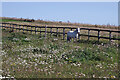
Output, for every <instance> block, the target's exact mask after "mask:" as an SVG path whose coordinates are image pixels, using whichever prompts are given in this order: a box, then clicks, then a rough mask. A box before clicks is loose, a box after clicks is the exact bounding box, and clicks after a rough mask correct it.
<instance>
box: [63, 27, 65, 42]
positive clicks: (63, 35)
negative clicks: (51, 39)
mask: <svg viewBox="0 0 120 80" xmlns="http://www.w3.org/2000/svg"><path fill="white" fill-rule="evenodd" d="M64 39H65V28H63V40H64Z"/></svg>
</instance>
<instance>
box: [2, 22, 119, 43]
mask: <svg viewBox="0 0 120 80" xmlns="http://www.w3.org/2000/svg"><path fill="white" fill-rule="evenodd" d="M2 27H3V28H7V29H8V28H10V30H12V31H13V32H14V30H15V29H16V30H19V31H23V32H25V31H27V32H31V34H32V32H35V34H36V33H37V32H40V35H41V33H42V32H44V33H45V37H46V34H47V33H50V35H51V34H52V33H56V35H57V36H58V34H62V35H63V40H64V39H65V35H66V34H67V32H65V30H66V29H69V30H71V31H72V30H73V29H76V28H72V27H51V26H31V25H20V24H13V23H2ZM26 27H27V29H26ZM33 28H35V30H33ZM42 28H44V29H45V31H42V30H41V29H42ZM37 29H40V30H39V31H38V30H37ZM47 29H50V31H48V30H47ZM53 29H56V31H53ZM58 29H62V30H63V31H62V32H59V30H58ZM82 30H88V33H87V35H86V34H81V33H80V34H79V36H78V39H79V40H80V36H87V37H88V40H89V39H90V37H95V38H98V41H99V40H100V39H109V41H111V40H120V38H114V37H112V33H113V32H114V33H120V31H117V30H116V31H115V30H103V29H89V28H80V32H81V31H82ZM90 31H97V32H98V34H97V36H95V35H90ZM101 31H104V32H109V35H108V36H109V37H104V36H100V32H101Z"/></svg>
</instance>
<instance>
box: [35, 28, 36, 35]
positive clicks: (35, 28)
mask: <svg viewBox="0 0 120 80" xmlns="http://www.w3.org/2000/svg"><path fill="white" fill-rule="evenodd" d="M35 34H36V26H35Z"/></svg>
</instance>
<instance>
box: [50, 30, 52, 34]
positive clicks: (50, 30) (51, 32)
mask: <svg viewBox="0 0 120 80" xmlns="http://www.w3.org/2000/svg"><path fill="white" fill-rule="evenodd" d="M51 35H52V28H50V36H51Z"/></svg>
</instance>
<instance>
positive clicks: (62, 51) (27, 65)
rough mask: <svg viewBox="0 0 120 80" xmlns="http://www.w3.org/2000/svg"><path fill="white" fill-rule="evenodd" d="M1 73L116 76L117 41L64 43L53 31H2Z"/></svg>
mask: <svg viewBox="0 0 120 80" xmlns="http://www.w3.org/2000/svg"><path fill="white" fill-rule="evenodd" d="M2 33H3V35H2V37H3V38H2V41H3V51H2V55H3V65H2V67H3V69H2V70H3V76H8V75H10V76H12V77H15V78H116V77H118V43H116V42H112V43H111V44H109V43H108V42H107V41H104V40H102V41H101V42H100V43H97V42H96V41H95V40H94V39H93V40H91V41H89V42H88V41H85V40H81V41H79V42H75V43H74V42H70V43H67V42H66V40H61V38H60V36H59V37H56V36H54V34H53V35H52V36H50V35H49V34H48V35H47V38H46V39H45V38H44V34H42V36H40V35H39V34H37V35H35V34H28V33H22V32H15V33H13V32H11V33H10V32H9V31H8V30H4V29H3V31H2Z"/></svg>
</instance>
